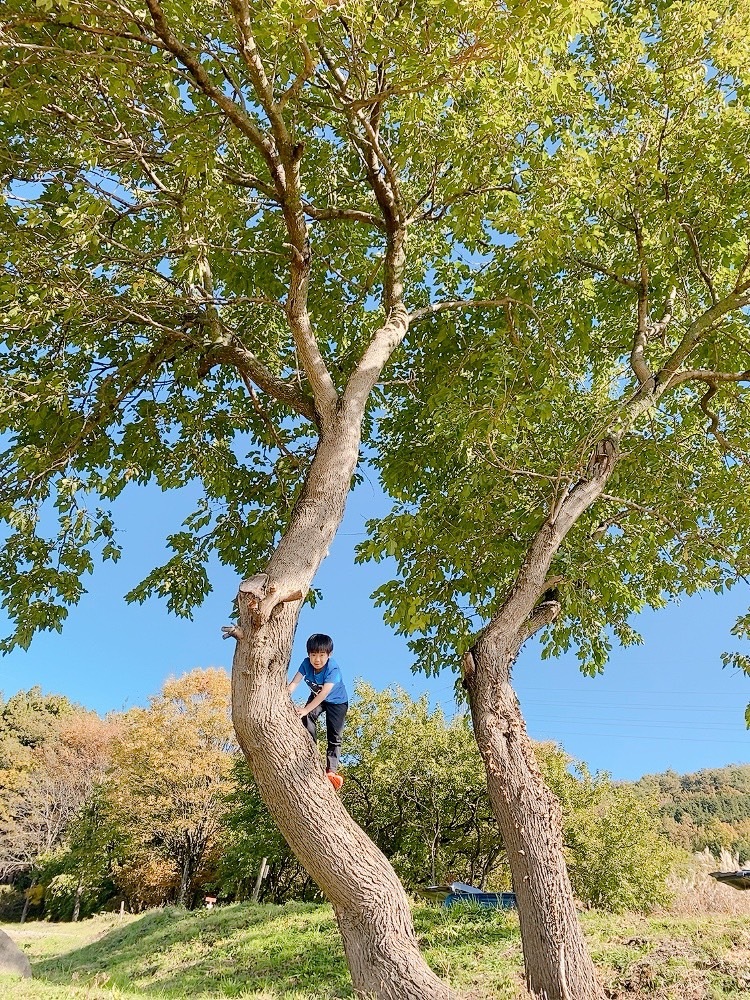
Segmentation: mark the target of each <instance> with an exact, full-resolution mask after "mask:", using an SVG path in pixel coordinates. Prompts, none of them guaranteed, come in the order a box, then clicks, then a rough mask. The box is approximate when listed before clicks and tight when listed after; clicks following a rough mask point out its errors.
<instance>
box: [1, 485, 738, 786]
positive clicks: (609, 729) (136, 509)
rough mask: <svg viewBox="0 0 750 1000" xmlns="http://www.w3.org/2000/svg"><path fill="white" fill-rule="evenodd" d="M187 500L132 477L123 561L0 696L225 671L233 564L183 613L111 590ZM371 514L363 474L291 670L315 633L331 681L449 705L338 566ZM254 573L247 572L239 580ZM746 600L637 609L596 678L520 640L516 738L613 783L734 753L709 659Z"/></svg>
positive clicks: (94, 689) (73, 691)
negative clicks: (337, 673) (336, 674)
mask: <svg viewBox="0 0 750 1000" xmlns="http://www.w3.org/2000/svg"><path fill="white" fill-rule="evenodd" d="M183 506H184V509H182V507H183ZM190 509H191V504H190V498H187V497H183V498H179V497H175V496H174V495H165V494H161V493H160V492H159V491H158V490H155V489H151V488H149V489H138V488H136V487H132V488H130V489H129V490H128V491H126V492H125V494H123V496H122V497H121V498H120V500H119V501H118V503H117V507H116V521H117V523H118V525H119V528H120V541H121V542H122V544H123V548H124V554H123V558H122V559H121V560H120V562H119V563H117V564H111V563H108V564H105V565H104V566H102V567H101V568H99V569H98V570H97V572H96V573H95V574H94V576H93V577H90V578H88V580H87V582H86V586H87V588H88V591H89V593H88V594H87V595H86V597H85V598H84V599H83V600H82V602H81V604H80V605H79V606H78V607H77V608H74V609H72V611H71V614H70V618H69V619H68V622H67V623H66V627H65V629H64V631H63V633H62V634H61V635H58V634H56V633H52V634H49V633H45V634H42V635H40V636H39V637H38V638H37V639H36V640H35V641H34V643H33V644H32V646H31V648H30V650H29V651H28V652H23V651H21V650H17V651H15V652H14V653H12V654H10V655H9V656H6V657H5V658H3V659H1V660H0V691H2V692H3V693H4V695H5V697H8V696H9V695H10V694H12V693H14V692H15V691H17V690H18V689H20V688H28V687H31V686H32V685H34V684H39V685H41V686H42V688H43V689H44V690H45V691H54V692H58V693H62V694H66V695H67V696H68V697H70V698H71V699H73V700H74V701H77V702H80V703H82V704H84V705H86V706H88V707H91V708H94V709H96V710H97V711H99V712H101V713H104V712H107V711H109V710H113V709H115V710H117V709H123V708H128V707H130V706H132V705H137V704H143V703H144V702H145V700H146V699H147V698H148V696H149V695H150V694H154V693H156V692H157V691H158V689H159V688H160V686H161V684H162V682H163V681H164V679H165V678H166V677H167V676H169V675H170V674H180V673H183V672H184V671H186V670H189V669H192V668H193V667H208V666H226V667H229V666H230V664H231V659H232V645H233V642H232V640H229V641H223V640H222V638H221V626H222V625H223V624H226V623H227V622H228V621H229V620H230V619H229V612H230V609H231V604H232V599H233V597H234V594H235V593H236V590H237V584H238V580H237V578H236V577H235V575H234V573H233V572H230V571H228V570H226V569H224V568H222V567H220V566H218V565H216V566H214V567H213V568H212V570H211V580H212V583H213V587H214V590H213V593H212V594H211V595H210V596H209V598H208V600H207V601H206V603H205V604H204V605H203V607H202V608H200V609H199V610H198V611H197V612H196V615H195V618H194V620H193V621H184V620H181V619H176V618H174V617H172V616H169V615H168V614H167V613H166V609H165V607H164V605H163V603H162V602H160V601H158V600H155V599H154V600H150V601H148V602H147V603H146V604H144V605H126V604H125V602H124V601H123V599H122V595H123V594H124V593H126V592H127V591H128V590H129V589H130V588H131V587H132V586H133V585H134V584H136V583H138V582H139V581H140V579H141V578H142V577H143V576H144V575H145V574H146V573H147V572H148V571H149V570H150V569H152V568H153V566H154V565H156V564H157V563H158V562H159V561H160V559H161V555H162V553H163V551H164V537H165V535H166V534H167V533H168V532H169V531H173V530H175V528H176V527H177V525H178V524H179V522H180V521H181V519H182V516H184V514H185V513H187V512H188V511H189V510H190ZM382 509H383V498H382V496H381V494H380V491H379V489H378V488H377V486H375V485H373V484H370V483H367V482H366V483H364V484H363V485H362V486H360V487H359V488H358V489H357V491H356V492H355V493H354V494H353V496H352V497H351V498H350V502H349V509H348V511H347V516H346V518H345V521H344V524H343V525H342V528H341V531H340V532H339V535H338V536H337V539H336V541H335V543H334V545H333V546H332V547H331V553H330V555H329V557H328V559H327V560H326V561H325V562H324V564H323V566H322V568H321V570H320V572H319V574H318V577H317V579H316V581H315V582H316V586H319V587H320V588H321V589H322V590H323V594H324V597H323V601H322V602H321V603H319V604H318V606H317V607H316V608H315V609H310V608H309V607H306V608H304V609H303V611H302V614H301V620H300V627H299V630H298V638H297V642H296V644H295V653H294V658H293V665H296V664H297V663H298V662H299V661H300V660H301V659H302V658H303V656H304V655H305V653H304V642H305V638H306V637H307V636H308V635H309V634H310V633H311V632H328V633H329V634H331V635H332V636H333V638H334V640H335V644H336V649H335V653H334V656H335V658H336V659H337V660H338V662H339V663H340V664H341V666H342V667H343V669H344V672H345V676H346V678H347V680H350V681H351V680H353V679H354V678H356V677H362V678H364V679H366V680H367V681H368V682H370V683H371V684H373V685H374V686H375V687H376V688H382V687H385V686H386V685H388V684H394V683H397V684H400V685H401V686H402V687H404V688H405V689H406V690H407V691H409V692H410V693H411V694H412V695H414V696H417V695H419V694H421V693H422V692H425V691H426V692H428V693H429V695H430V697H431V698H432V700H433V701H434V702H440V703H441V704H442V705H443V706H444V708H445V710H446V711H447V712H448V713H451V714H452V712H453V711H455V704H454V702H453V681H454V678H453V675H452V674H450V673H446V674H444V675H443V676H440V677H437V678H430V679H427V678H425V677H423V676H421V675H413V674H412V673H411V672H410V669H409V668H410V663H411V654H410V653H409V650H408V649H407V647H406V643H405V641H404V640H403V639H400V638H398V637H397V636H395V635H394V634H393V633H392V631H391V630H390V629H389V628H388V627H387V626H386V625H385V624H384V623H383V621H382V618H381V616H380V612H379V611H378V610H377V609H374V608H373V607H372V602H371V601H370V594H371V593H372V591H373V590H374V588H375V587H376V586H377V585H378V584H379V583H381V582H382V581H383V580H385V579H387V572H388V570H387V567H386V566H384V565H382V564H381V565H379V566H376V565H367V566H354V565H353V558H352V552H353V548H354V545H355V544H356V543H357V541H359V540H360V539H361V538H362V537H363V535H364V522H365V520H366V519H367V518H368V517H371V516H373V515H375V514H376V513H378V512H379V511H380V510H382ZM256 569H257V567H248V574H250V573H251V572H253V571H255V570H256ZM748 604H750V592H749V591H748V588H747V587H745V586H741V587H738V588H736V589H735V591H734V592H733V593H730V594H728V595H724V596H722V597H717V596H715V595H707V596H705V597H702V598H700V597H699V598H692V599H689V600H685V601H684V602H683V603H682V604H681V605H678V606H672V607H670V608H668V609H666V610H664V611H661V612H658V613H648V614H645V615H643V616H641V617H640V618H639V619H638V620H637V621H636V625H637V627H639V628H640V630H641V631H642V633H643V635H644V644H643V645H642V646H640V647H635V648H631V649H628V650H621V649H615V651H614V653H613V656H612V659H611V662H610V664H609V666H608V667H607V670H606V671H605V673H604V674H603V675H601V676H599V677H596V678H588V677H584V676H582V675H581V674H580V673H579V671H578V668H577V664H576V661H575V659H574V658H573V657H570V658H567V657H566V658H562V659H560V660H556V661H549V660H547V661H542V660H541V659H540V658H539V656H538V652H537V650H536V648H535V647H534V646H533V645H532V644H529V645H528V646H527V647H526V648H525V649H524V651H523V653H522V654H521V656H520V658H519V660H518V662H517V664H516V667H515V673H514V677H515V684H516V690H517V692H518V695H519V698H520V700H521V704H522V708H523V710H524V714H525V717H526V720H527V724H528V727H529V732H530V734H531V735H532V736H533V737H534V738H536V739H549V740H554V741H556V742H559V743H561V744H562V745H563V746H564V747H565V749H566V750H567V751H568V752H569V753H570V754H571V755H573V756H574V757H576V758H578V759H580V760H584V761H585V762H586V763H587V764H588V765H589V767H590V768H591V769H592V770H595V771H596V770H603V771H608V772H609V773H610V774H612V776H613V777H614V778H623V779H633V778H637V777H639V776H640V775H642V774H646V773H654V772H657V771H663V770H666V769H667V768H672V769H674V770H675V771H678V772H680V773H685V772H690V771H696V770H699V769H701V768H705V767H720V766H722V765H724V764H730V763H747V762H748V761H750V734H749V733H748V731H747V729H746V728H745V724H744V709H745V706H746V704H747V703H748V702H749V701H750V678H748V677H746V676H744V675H743V674H738V673H737V672H735V671H729V670H725V669H722V666H721V660H720V654H721V652H722V651H723V650H724V649H727V648H728V647H730V646H733V640H732V637H731V636H730V635H729V630H730V628H731V625H732V623H733V622H734V619H735V617H736V616H737V615H738V614H739V613H741V612H743V611H745V610H747V607H748ZM1 624H2V625H4V623H1Z"/></svg>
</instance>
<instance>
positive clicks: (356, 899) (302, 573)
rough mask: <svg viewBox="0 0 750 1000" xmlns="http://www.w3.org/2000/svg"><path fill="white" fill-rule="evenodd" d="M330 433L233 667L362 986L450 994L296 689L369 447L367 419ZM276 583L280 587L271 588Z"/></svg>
mask: <svg viewBox="0 0 750 1000" xmlns="http://www.w3.org/2000/svg"><path fill="white" fill-rule="evenodd" d="M352 424H353V419H352V415H351V414H349V415H347V414H346V413H342V414H341V415H340V420H339V421H337V422H336V424H335V425H334V426H333V427H331V428H330V429H328V430H327V432H324V433H323V434H322V436H321V439H320V442H319V444H318V448H317V451H316V454H315V458H314V461H313V464H312V467H311V469H310V472H309V474H308V476H307V479H306V482H305V486H304V488H303V491H302V493H301V495H300V497H299V499H298V501H297V503H296V505H295V508H294V511H293V514H292V517H291V520H290V524H289V528H288V530H287V532H286V533H285V535H284V537H283V538H282V540H281V542H280V544H279V547H278V549H277V550H276V552H275V554H274V556H273V558H272V560H271V562H270V564H269V566H268V569H267V574H268V577H269V580H268V592H269V594H271V591H272V590H273V594H272V595H271V596H270V597H269V598H266V599H265V600H263V601H262V602H261V603H260V607H258V608H255V609H254V608H253V606H252V601H250V600H248V599H246V598H244V597H243V594H242V593H241V594H240V595H239V613H240V627H241V630H242V638H241V639H240V640H239V641H238V643H237V648H236V651H235V657H234V664H233V671H232V706H233V717H234V724H235V728H236V731H237V736H238V739H239V742H240V746H241V747H242V750H243V752H244V754H245V756H246V757H247V760H248V763H249V765H250V767H251V769H252V772H253V775H254V777H255V780H256V782H257V784H258V789H259V791H260V795H261V797H262V799H263V801H264V802H265V803H266V805H267V806H268V808H269V810H270V812H271V815H272V816H273V818H274V820H275V821H276V823H277V824H278V826H279V829H280V830H281V832H282V834H283V835H284V837H285V838H286V840H287V843H288V844H289V846H290V847H291V848H292V850H293V851H294V853H295V854H296V856H297V857H298V858H299V860H300V862H301V863H302V864H303V865H304V867H305V869H306V870H307V872H308V873H309V874H310V876H311V877H312V878H313V879H314V880H315V882H316V883H317V885H318V886H319V887H320V889H321V890H322V891H323V893H324V895H325V896H326V898H327V899H328V900H329V901H330V902H331V904H332V906H333V908H334V912H335V914H336V919H337V921H338V925H339V929H340V931H341V936H342V939H343V944H344V950H345V952H346V958H347V962H348V965H349V969H350V972H351V976H352V981H353V984H354V989H355V991H356V993H357V995H358V996H360V997H367V998H373V1000H451V998H453V997H454V994H453V992H452V991H451V990H450V989H449V988H448V987H447V986H446V985H445V984H444V983H442V982H441V981H440V980H439V979H438V977H437V976H436V975H435V974H434V973H433V972H432V971H431V969H430V968H429V967H428V965H427V964H426V962H425V961H424V959H423V958H422V956H421V954H420V952H419V948H418V945H417V940H416V934H415V932H414V928H413V923H412V918H411V911H410V908H409V902H408V899H407V897H406V894H405V892H404V890H403V888H402V886H401V884H400V882H399V880H398V878H397V877H396V874H395V872H394V871H393V869H392V868H391V866H390V864H389V863H388V861H387V859H386V858H385V857H384V855H383V854H381V852H380V851H379V850H378V849H377V848H376V847H375V845H374V844H373V843H372V841H371V840H370V839H369V838H368V837H367V836H366V835H365V834H364V833H363V831H362V830H361V829H360V828H359V827H358V826H357V824H356V823H355V822H354V821H353V820H352V818H351V817H350V816H349V814H348V813H347V812H346V810H345V809H344V808H343V806H342V805H341V802H340V800H339V798H338V796H337V795H336V793H335V792H334V790H333V788H332V786H331V784H330V783H329V782H328V780H327V779H326V777H325V768H324V763H323V760H322V758H321V757H320V755H319V753H318V750H317V747H315V746H314V745H313V742H312V740H311V739H310V737H309V736H308V734H307V732H306V731H305V729H304V728H303V726H302V724H301V722H300V719H299V717H298V715H297V714H296V712H295V710H294V707H293V705H292V702H291V699H290V698H289V696H288V694H287V691H286V680H287V673H288V668H289V661H290V656H291V649H292V641H293V637H294V630H295V627H296V622H297V616H298V609H299V604H291V603H275V604H274V596H273V595H275V598H276V600H277V601H278V599H279V598H283V596H284V595H285V594H291V593H293V592H295V591H296V590H298V589H299V590H301V591H302V593H306V591H307V589H308V587H309V585H310V582H311V580H312V578H313V576H314V574H315V571H316V570H317V568H318V566H319V565H320V562H321V561H322V559H323V558H324V557H325V556H326V554H327V552H328V546H329V544H330V542H331V541H332V539H333V536H334V534H335V532H336V529H337V528H338V526H339V524H340V522H341V518H342V517H343V512H344V506H345V503H346V497H347V495H348V492H349V487H350V483H351V476H352V473H353V471H354V468H355V465H356V461H357V455H358V447H359V420H356V426H354V427H353V426H352ZM273 588H275V590H274V589H273Z"/></svg>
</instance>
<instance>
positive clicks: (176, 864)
mask: <svg viewBox="0 0 750 1000" xmlns="http://www.w3.org/2000/svg"><path fill="white" fill-rule="evenodd" d="M229 694H230V680H229V677H228V675H227V674H226V672H225V671H223V670H219V669H216V668H209V669H207V670H192V671H190V673H187V674H185V675H183V676H182V677H180V678H177V679H175V678H171V679H170V680H167V681H166V682H165V683H164V686H163V688H162V691H161V693H160V694H159V695H157V696H155V697H153V698H151V699H150V704H149V707H148V708H135V709H131V711H130V712H128V713H127V715H126V716H125V717H124V719H123V731H122V734H121V736H120V737H119V739H118V740H117V741H116V743H115V745H114V747H113V753H112V772H111V773H112V780H111V782H110V784H109V786H108V793H107V797H108V800H109V808H110V810H111V818H112V821H113V822H114V824H115V826H116V827H117V828H119V831H120V838H121V839H122V840H124V841H125V844H126V855H125V860H124V861H123V863H122V864H121V866H120V869H119V871H118V872H117V874H116V878H117V881H118V882H119V883H120V884H121V885H122V886H123V888H125V889H126V890H127V892H128V895H129V896H131V897H132V898H133V899H134V900H136V901H139V902H151V901H153V895H152V893H154V891H155V892H156V896H157V898H158V897H159V896H161V898H160V899H159V901H160V902H163V900H164V898H165V897H167V898H169V897H170V895H171V898H172V899H174V900H175V901H176V902H177V903H178V904H180V905H182V906H188V905H191V903H192V901H193V898H194V895H195V891H196V888H197V884H198V881H199V880H198V875H199V871H200V867H201V864H202V863H203V862H204V861H205V859H206V857H207V854H208V853H209V852H210V851H211V849H212V847H213V845H214V843H215V841H216V839H217V837H218V832H219V828H220V820H221V815H222V804H223V797H224V796H225V795H226V794H227V792H228V791H229V781H230V773H231V768H232V762H233V757H234V755H235V753H236V743H235V740H234V732H233V729H232V723H231V718H230V706H229ZM136 889H137V891H134V890H136ZM165 889H166V890H167V891H165Z"/></svg>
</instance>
